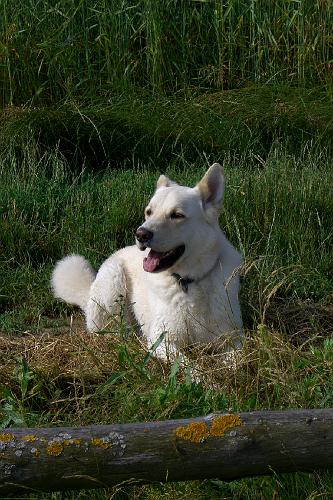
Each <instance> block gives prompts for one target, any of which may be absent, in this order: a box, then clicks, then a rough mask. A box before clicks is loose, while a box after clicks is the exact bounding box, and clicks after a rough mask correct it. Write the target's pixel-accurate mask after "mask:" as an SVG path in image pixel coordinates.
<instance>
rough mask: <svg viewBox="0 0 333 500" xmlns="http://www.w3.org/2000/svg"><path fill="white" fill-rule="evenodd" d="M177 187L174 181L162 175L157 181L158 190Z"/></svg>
mask: <svg viewBox="0 0 333 500" xmlns="http://www.w3.org/2000/svg"><path fill="white" fill-rule="evenodd" d="M176 185H177V182H174V181H172V180H171V179H169V177H167V176H166V175H160V176H159V178H158V179H157V183H156V189H159V188H161V187H170V186H176Z"/></svg>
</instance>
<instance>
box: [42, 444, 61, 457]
mask: <svg viewBox="0 0 333 500" xmlns="http://www.w3.org/2000/svg"><path fill="white" fill-rule="evenodd" d="M63 451H64V446H63V444H62V443H60V442H59V441H51V442H50V443H49V445H48V447H47V448H46V453H47V454H48V455H50V456H51V457H58V456H59V455H61V454H62V452H63Z"/></svg>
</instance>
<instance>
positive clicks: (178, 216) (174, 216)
mask: <svg viewBox="0 0 333 500" xmlns="http://www.w3.org/2000/svg"><path fill="white" fill-rule="evenodd" d="M170 219H185V215H184V214H182V213H180V212H171V214H170Z"/></svg>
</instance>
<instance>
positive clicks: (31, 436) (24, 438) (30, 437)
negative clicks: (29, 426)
mask: <svg viewBox="0 0 333 500" xmlns="http://www.w3.org/2000/svg"><path fill="white" fill-rule="evenodd" d="M21 439H22V441H26V442H27V443H34V442H35V441H37V436H35V434H26V435H25V436H22V438H21Z"/></svg>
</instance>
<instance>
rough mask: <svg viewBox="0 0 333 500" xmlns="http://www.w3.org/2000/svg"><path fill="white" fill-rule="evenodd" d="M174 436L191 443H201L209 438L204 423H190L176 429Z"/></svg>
mask: <svg viewBox="0 0 333 500" xmlns="http://www.w3.org/2000/svg"><path fill="white" fill-rule="evenodd" d="M176 436H177V437H180V438H182V439H185V440H186V441H192V443H203V442H204V441H205V440H206V439H207V438H208V436H209V429H208V427H207V424H206V423H205V422H191V423H190V424H187V425H184V426H183V427H177V429H176Z"/></svg>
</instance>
